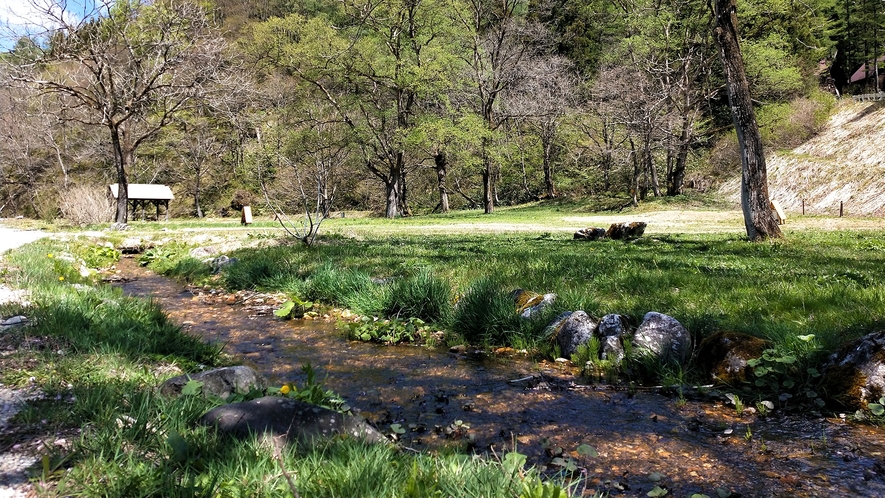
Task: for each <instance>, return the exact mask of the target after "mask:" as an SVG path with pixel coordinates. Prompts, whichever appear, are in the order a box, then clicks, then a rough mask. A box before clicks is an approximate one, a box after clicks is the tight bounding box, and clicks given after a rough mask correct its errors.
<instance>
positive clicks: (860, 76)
mask: <svg viewBox="0 0 885 498" xmlns="http://www.w3.org/2000/svg"><path fill="white" fill-rule="evenodd" d="M882 61H885V55H883V56H882V57H879V59H878V62H882ZM871 66H872V64H871ZM873 69H874V68H872V67H870V70H869V74H867V65H866V64H864V65H862V66H860V67H859V68H857V71H855V72H854V74H852V75H851V78H849V79H848V82H849V83H856V82H858V81H861V80H865V79H867V78H868V77H870V76H872V75H873V74H874V71H873ZM880 74H881V73H880Z"/></svg>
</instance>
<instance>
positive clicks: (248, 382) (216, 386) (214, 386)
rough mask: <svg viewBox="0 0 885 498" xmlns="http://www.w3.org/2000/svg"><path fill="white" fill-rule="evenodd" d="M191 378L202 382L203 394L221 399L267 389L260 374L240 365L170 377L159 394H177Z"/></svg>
mask: <svg viewBox="0 0 885 498" xmlns="http://www.w3.org/2000/svg"><path fill="white" fill-rule="evenodd" d="M192 380H193V381H197V382H200V383H202V384H203V385H202V386H201V392H202V393H203V395H206V396H217V397H219V398H222V399H227V398H229V397H230V396H231V395H232V394H236V393H239V394H248V393H249V392H250V391H253V390H259V391H263V390H265V389H267V380H265V378H264V377H262V376H261V374H259V373H258V372H256V371H255V370H252V369H251V368H249V367H246V366H242V365H240V366H236V367H224V368H216V369H214V370H207V371H205V372H200V373H196V374H189V375H179V376H178V377H172V378H171V379H169V380H167V381H166V382H164V383H163V384H162V385H161V386H160V394H163V395H165V396H179V395H181V390H182V389H183V388H184V386H185V385H186V384H187V383H188V382H190V381H192Z"/></svg>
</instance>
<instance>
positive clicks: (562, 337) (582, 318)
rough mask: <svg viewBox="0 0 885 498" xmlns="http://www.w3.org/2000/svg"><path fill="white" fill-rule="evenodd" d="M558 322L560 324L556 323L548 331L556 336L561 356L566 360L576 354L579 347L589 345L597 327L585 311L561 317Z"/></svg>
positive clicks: (595, 322)
mask: <svg viewBox="0 0 885 498" xmlns="http://www.w3.org/2000/svg"><path fill="white" fill-rule="evenodd" d="M557 321H558V322H559V323H557V322H554V323H553V324H551V325H550V326H549V327H548V329H549V330H550V331H551V333H553V334H555V336H556V342H557V343H558V344H559V354H560V356H562V357H564V358H568V357H570V356H571V355H573V354H575V352H577V350H578V346H581V345H583V344H587V343H588V342H589V341H590V338H591V337H593V332H594V331H595V330H596V326H597V321H596V320H595V319H594V318H593V317H591V316H590V315H588V314H587V313H585V312H583V311H575V312H574V313H571V314H569V315H568V316H567V317H563V316H562V315H560V317H559V318H557Z"/></svg>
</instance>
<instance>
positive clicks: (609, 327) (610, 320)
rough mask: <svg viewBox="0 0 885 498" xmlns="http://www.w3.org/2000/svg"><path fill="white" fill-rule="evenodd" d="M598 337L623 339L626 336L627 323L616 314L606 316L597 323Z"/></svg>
mask: <svg viewBox="0 0 885 498" xmlns="http://www.w3.org/2000/svg"><path fill="white" fill-rule="evenodd" d="M599 335H600V337H611V336H614V337H624V336H626V335H627V323H626V321H625V320H624V317H622V316H621V315H618V314H614V313H611V314H608V315H605V316H604V317H602V320H600V321H599Z"/></svg>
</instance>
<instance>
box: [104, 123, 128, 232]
mask: <svg viewBox="0 0 885 498" xmlns="http://www.w3.org/2000/svg"><path fill="white" fill-rule="evenodd" d="M109 128H110V131H111V145H112V147H113V149H114V167H115V168H116V169H117V214H116V216H115V217H114V221H115V222H116V223H127V222H128V221H129V181H128V180H127V179H126V167H127V166H128V165H129V164H131V162H132V157H133V156H134V151H133V150H131V147H126V146H125V143H126V142H127V141H128V140H127V137H126V132H125V130H122V129H121V127H120V125H111V126H109Z"/></svg>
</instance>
